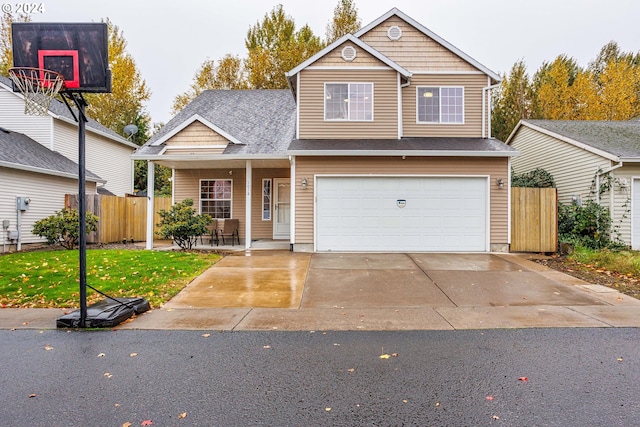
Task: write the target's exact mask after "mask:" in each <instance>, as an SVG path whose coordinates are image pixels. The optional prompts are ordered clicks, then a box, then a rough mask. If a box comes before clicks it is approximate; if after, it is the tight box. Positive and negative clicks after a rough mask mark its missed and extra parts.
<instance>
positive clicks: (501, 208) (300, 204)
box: [295, 157, 509, 247]
mask: <svg viewBox="0 0 640 427" xmlns="http://www.w3.org/2000/svg"><path fill="white" fill-rule="evenodd" d="M508 170H509V165H508V160H507V158H478V157H476V158H470V157H466V158H454V157H437V158H435V157H431V158H428V157H407V158H406V159H404V160H403V159H402V158H401V157H296V178H297V179H296V183H295V185H296V191H295V193H296V200H295V215H296V217H295V221H296V228H295V229H296V236H295V242H296V244H312V243H313V241H314V223H313V221H314V203H313V196H314V187H313V186H314V177H315V176H316V175H317V174H319V175H325V174H330V175H340V176H349V175H362V176H384V175H386V176H398V175H402V176H411V175H416V176H465V175H473V176H489V177H490V178H489V195H490V202H489V203H490V208H489V212H490V213H489V214H490V219H491V220H490V227H491V229H490V230H489V235H490V244H491V246H492V247H498V246H503V245H504V246H506V244H507V243H508V241H509V236H508V230H509V224H508V222H509V210H508V204H509V198H508V195H509V192H508V190H507V189H506V188H505V189H499V188H498V187H497V186H496V185H495V182H496V179H498V178H502V179H504V180H506V179H507V176H508ZM372 171H375V173H372ZM302 178H307V182H308V186H307V188H306V189H302V187H301V184H300V182H301V179H302Z"/></svg>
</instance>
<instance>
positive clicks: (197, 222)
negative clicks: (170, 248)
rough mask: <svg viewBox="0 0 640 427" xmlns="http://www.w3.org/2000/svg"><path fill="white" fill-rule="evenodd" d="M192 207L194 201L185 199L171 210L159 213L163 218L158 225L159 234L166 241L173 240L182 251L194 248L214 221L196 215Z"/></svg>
mask: <svg viewBox="0 0 640 427" xmlns="http://www.w3.org/2000/svg"><path fill="white" fill-rule="evenodd" d="M192 206H193V200H192V199H185V200H183V201H182V202H180V203H176V204H175V205H173V206H171V209H169V210H164V209H162V210H160V211H159V212H158V215H160V218H162V220H161V221H160V223H159V224H158V226H159V227H160V231H159V232H158V234H159V235H160V236H162V238H164V239H173V241H174V242H175V243H176V244H177V245H178V246H179V247H181V248H182V249H191V248H193V246H194V245H195V243H196V241H197V239H198V237H200V236H201V235H203V234H204V233H205V232H206V231H207V225H209V224H210V223H211V221H213V219H212V218H211V217H210V216H209V215H207V214H200V215H196V210H195V209H194V208H193V207H192Z"/></svg>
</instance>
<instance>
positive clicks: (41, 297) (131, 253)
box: [0, 249, 221, 307]
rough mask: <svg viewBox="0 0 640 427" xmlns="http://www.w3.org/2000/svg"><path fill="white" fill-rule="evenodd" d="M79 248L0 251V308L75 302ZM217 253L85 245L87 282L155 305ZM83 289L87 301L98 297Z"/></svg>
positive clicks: (212, 260) (111, 293)
mask: <svg viewBox="0 0 640 427" xmlns="http://www.w3.org/2000/svg"><path fill="white" fill-rule="evenodd" d="M78 253H79V252H78V251H77V250H73V251H68V250H56V251H44V252H20V253H15V254H7V255H2V256H0V307H79V306H80V300H79V295H80V286H79V278H78V266H79V261H78ZM220 258H221V256H220V255H217V254H214V253H190V252H169V251H167V252H165V251H146V250H113V249H91V250H87V284H88V285H90V286H93V287H94V288H96V289H98V290H99V291H101V292H104V293H105V294H107V295H109V296H112V297H144V298H146V299H147V300H148V301H149V302H150V303H151V305H152V306H155V307H159V306H160V305H161V304H163V303H164V302H166V301H168V300H169V299H171V297H173V296H174V295H176V294H177V293H178V292H179V291H180V290H181V289H182V288H183V287H184V286H185V285H186V284H188V283H189V282H190V281H191V280H193V279H194V278H195V277H196V276H198V275H199V274H200V273H201V272H203V271H204V270H205V269H207V268H208V267H210V266H211V265H213V264H215V263H216V262H217V261H218V260H219V259H220ZM103 298H104V297H103V296H102V295H100V294H98V293H97V292H94V291H93V290H91V289H89V288H87V302H88V303H89V304H91V303H93V302H96V301H98V300H101V299H103Z"/></svg>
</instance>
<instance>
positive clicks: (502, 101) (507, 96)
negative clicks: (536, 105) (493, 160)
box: [491, 60, 531, 141]
mask: <svg viewBox="0 0 640 427" xmlns="http://www.w3.org/2000/svg"><path fill="white" fill-rule="evenodd" d="M492 101H493V111H492V115H491V130H492V133H493V135H494V136H495V137H496V138H497V139H499V140H501V141H506V140H507V137H508V136H509V134H510V133H511V131H512V130H513V129H514V128H515V126H516V125H517V124H518V122H519V121H520V120H522V119H528V118H530V117H531V83H530V81H529V75H528V74H527V67H526V65H525V63H524V61H522V60H520V61H518V62H516V63H515V64H513V67H511V71H510V72H509V75H506V76H504V78H503V79H502V82H501V83H500V87H499V88H498V89H497V90H496V91H495V92H494V94H493V97H492Z"/></svg>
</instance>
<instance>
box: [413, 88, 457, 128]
mask: <svg viewBox="0 0 640 427" xmlns="http://www.w3.org/2000/svg"><path fill="white" fill-rule="evenodd" d="M417 98H418V99H417V104H418V105H417V109H418V123H457V124H463V123H464V88H462V87H418V91H417Z"/></svg>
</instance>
